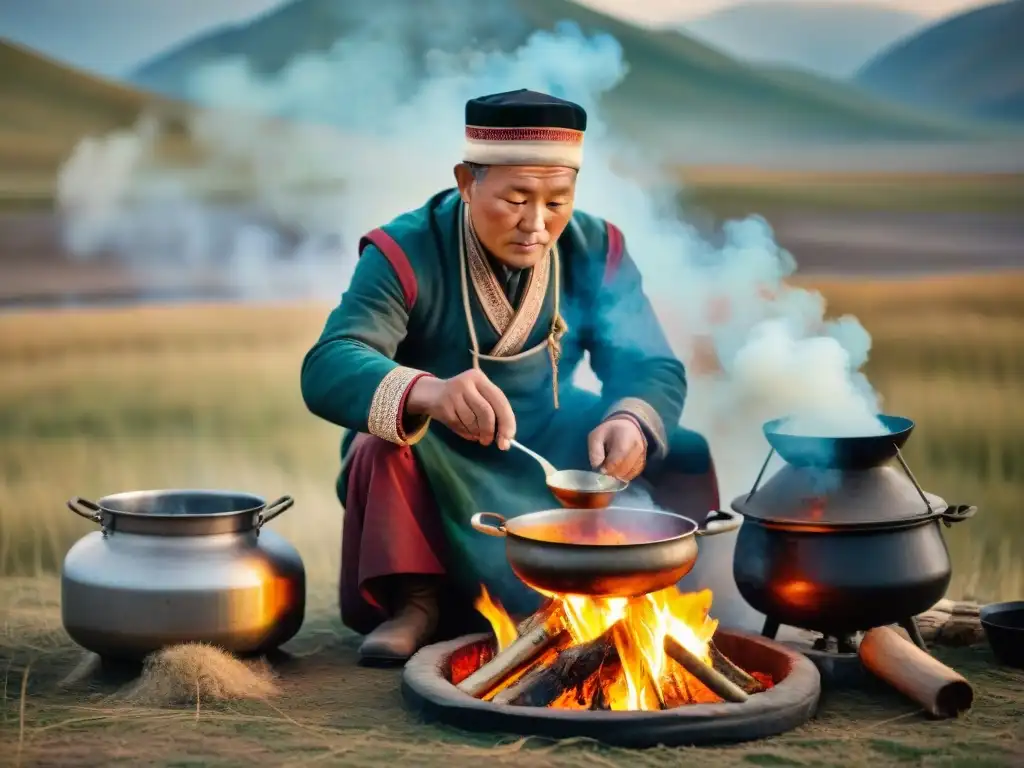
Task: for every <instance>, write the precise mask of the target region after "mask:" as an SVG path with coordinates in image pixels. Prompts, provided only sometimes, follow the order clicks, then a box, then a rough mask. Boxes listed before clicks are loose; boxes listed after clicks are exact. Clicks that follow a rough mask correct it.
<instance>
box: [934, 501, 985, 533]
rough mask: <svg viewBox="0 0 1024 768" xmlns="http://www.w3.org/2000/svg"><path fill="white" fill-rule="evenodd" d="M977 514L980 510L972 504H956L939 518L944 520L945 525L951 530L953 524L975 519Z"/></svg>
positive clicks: (949, 507) (944, 511)
mask: <svg viewBox="0 0 1024 768" xmlns="http://www.w3.org/2000/svg"><path fill="white" fill-rule="evenodd" d="M977 512H978V508H977V507H975V506H972V505H970V504H959V505H956V504H954V505H951V506H948V507H946V509H945V510H943V512H942V513H941V514H940V515H939V517H941V518H942V523H943V525H945V526H946V527H947V528H949V527H950V526H951V525H953V523H959V522H962V521H963V520H968V519H970V518H972V517H974V515H975V514H977Z"/></svg>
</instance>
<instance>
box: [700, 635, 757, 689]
mask: <svg viewBox="0 0 1024 768" xmlns="http://www.w3.org/2000/svg"><path fill="white" fill-rule="evenodd" d="M708 652H709V653H710V654H711V666H712V668H713V669H714V670H715V671H716V672H718V673H719V674H720V675H722V676H723V677H725V678H726V679H728V680H729V681H730V682H731V683H733V684H735V685H737V686H738V687H740V688H741V689H743V692H744V693H747V694H754V693H762V692H764V691H766V690H767V687H766V686H765V684H764V683H762V682H761V681H760V680H758V679H757V678H756V677H754V676H753V675H751V674H749V673H748V672H747V671H746V670H745V669H741V668H740V667H738V666H737V665H736V664H734V663H733V662H732V661H731V660H730V659H729V657H727V656H726V655H725V654H724V653H722V652H721V651H720V650H718V647H717V646H716V645H715V644H714V643H711V644H710V646H709V647H708Z"/></svg>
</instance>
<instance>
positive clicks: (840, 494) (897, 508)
mask: <svg viewBox="0 0 1024 768" xmlns="http://www.w3.org/2000/svg"><path fill="white" fill-rule="evenodd" d="M925 497H926V498H927V500H928V504H929V505H930V509H929V507H928V506H926V505H925V502H924V500H923V499H922V498H921V494H920V493H918V490H917V488H916V487H915V486H914V484H913V483H912V482H911V481H910V478H908V477H907V476H906V474H904V473H903V472H901V471H899V470H897V469H896V468H894V467H876V468H874V469H869V470H862V471H856V472H851V471H843V470H836V469H815V468H813V467H795V466H792V465H789V464H787V465H785V466H783V467H782V468H781V469H780V470H779V471H778V472H777V473H776V474H775V475H774V476H773V477H772V478H771V479H770V480H768V481H766V482H765V483H764V484H763V485H761V487H760V488H758V489H757V490H756V491H755V492H754V494H753V495H752V496H751V495H749V494H743V495H742V496H740V497H738V498H737V499H735V500H734V501H733V503H732V508H733V509H735V510H736V511H737V512H739V513H740V514H741V515H744V516H745V517H752V518H756V519H759V520H764V521H766V522H772V521H774V522H803V523H826V524H827V523H854V522H861V523H874V522H891V521H896V520H906V519H908V518H912V517H917V516H922V515H926V514H928V513H929V512H932V511H941V510H943V509H945V508H946V506H947V505H946V502H945V501H944V500H943V499H941V498H939V497H938V496H935V495H933V494H930V493H925Z"/></svg>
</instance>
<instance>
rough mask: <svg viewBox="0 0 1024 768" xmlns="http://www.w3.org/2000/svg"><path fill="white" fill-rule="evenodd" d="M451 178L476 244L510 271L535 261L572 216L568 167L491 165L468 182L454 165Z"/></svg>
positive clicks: (573, 177)
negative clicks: (481, 174)
mask: <svg viewBox="0 0 1024 768" xmlns="http://www.w3.org/2000/svg"><path fill="white" fill-rule="evenodd" d="M455 178H456V180H457V181H458V183H459V192H460V193H461V195H462V199H463V200H464V201H465V202H466V203H467V204H468V205H469V213H470V216H471V217H472V219H473V227H474V228H475V229H476V234H477V237H479V238H480V242H481V243H482V244H483V246H484V247H485V248H486V249H487V250H488V251H489V252H490V253H491V254H492V255H493V256H494V257H495V258H497V259H499V260H500V261H501V262H503V263H504V264H507V265H508V266H509V267H512V268H513V269H526V268H529V267H532V266H533V265H534V264H536V263H537V262H538V261H540V260H541V258H542V257H543V256H544V253H545V252H546V251H547V250H548V248H550V247H551V245H553V244H554V242H555V241H556V240H558V238H559V237H560V236H561V234H562V231H563V230H564V229H565V227H566V225H567V224H568V223H569V219H570V218H572V208H573V202H574V200H575V195H576V171H575V170H573V169H572V168H555V167H546V166H533V165H492V166H490V167H488V169H487V171H486V173H484V174H483V176H482V177H481V178H474V176H473V174H472V172H471V171H470V169H469V168H468V167H467V166H465V165H458V166H456V168H455Z"/></svg>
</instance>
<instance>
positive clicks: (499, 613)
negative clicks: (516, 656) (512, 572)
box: [473, 585, 518, 653]
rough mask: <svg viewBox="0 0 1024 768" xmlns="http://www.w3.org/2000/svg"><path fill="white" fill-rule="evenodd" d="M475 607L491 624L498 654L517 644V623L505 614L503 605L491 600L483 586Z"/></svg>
mask: <svg viewBox="0 0 1024 768" xmlns="http://www.w3.org/2000/svg"><path fill="white" fill-rule="evenodd" d="M473 607H474V608H476V609H477V611H478V612H479V613H480V615H481V616H483V617H484V618H485V619H487V621H488V622H490V625H491V630H492V631H493V632H494V637H495V640H496V641H497V645H498V653H501V652H502V651H503V650H505V649H506V648H508V647H509V646H510V645H512V643H513V642H515V639H516V637H518V632H517V631H516V625H515V622H514V621H512V619H511V618H510V617H509V615H508V614H507V613H505V609H504V608H502V607H501V603H499V602H498V601H497V600H492V599H491V596H490V594H489V593H488V592H487V588H486V587H484V586H483V585H481V586H480V597H478V598H477V600H476V603H474V605H473Z"/></svg>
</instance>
